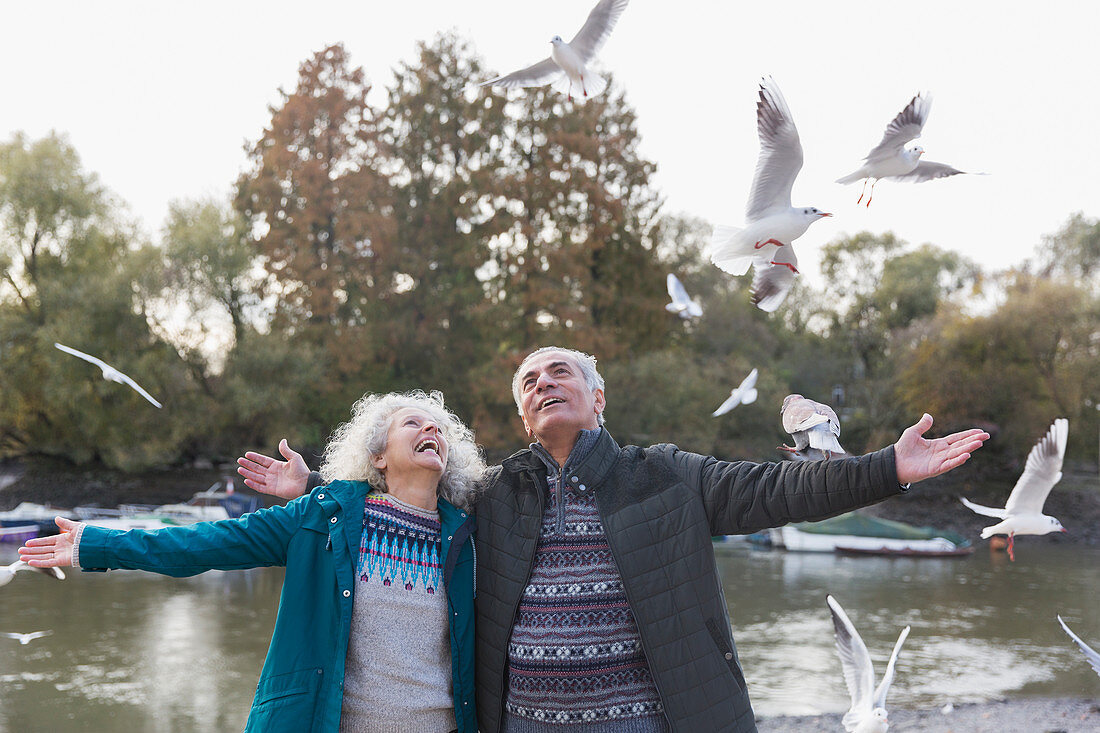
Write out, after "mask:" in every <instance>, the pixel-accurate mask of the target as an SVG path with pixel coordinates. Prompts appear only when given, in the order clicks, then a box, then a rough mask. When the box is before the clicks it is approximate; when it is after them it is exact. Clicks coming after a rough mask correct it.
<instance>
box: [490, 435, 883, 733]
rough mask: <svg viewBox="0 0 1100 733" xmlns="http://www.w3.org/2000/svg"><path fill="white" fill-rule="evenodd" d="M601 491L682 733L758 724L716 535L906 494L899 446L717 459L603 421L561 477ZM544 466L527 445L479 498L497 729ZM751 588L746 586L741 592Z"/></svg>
mask: <svg viewBox="0 0 1100 733" xmlns="http://www.w3.org/2000/svg"><path fill="white" fill-rule="evenodd" d="M562 478H563V479H564V481H565V482H566V484H567V486H568V487H570V488H572V489H573V490H574V491H578V492H582V493H584V492H588V491H592V492H595V496H596V503H597V505H598V506H599V510H600V518H601V519H602V521H603V526H604V531H605V532H606V534H607V540H608V543H609V544H610V546H611V552H612V554H613V555H614V557H615V562H616V564H617V566H618V568H619V573H620V574H621V575H622V579H623V585H624V587H625V589H626V596H627V600H628V601H629V602H630V608H631V610H632V611H633V613H634V618H635V620H636V621H637V623H638V631H639V632H640V634H641V639H642V647H643V649H644V650H645V655H646V659H647V660H648V662H649V666H650V670H651V671H652V673H653V679H654V681H655V682H656V685H657V690H658V692H659V693H660V695H661V701H662V703H663V704H664V708H665V715H666V716H667V718H668V720H669V722H670V723H671V725H672V729H673V730H674V731H677V733H681V732H688V733H706V732H708V731H731V732H742V731H755V730H756V723H755V721H754V717H753V711H752V707H751V706H750V705H749V697H748V693H747V692H746V690H745V678H744V676H743V675H742V673H741V667H740V664H739V663H738V660H737V650H736V649H735V647H734V644H733V636H732V633H731V630H730V620H729V616H728V614H727V611H726V602H725V599H724V597H723V594H722V584H721V582H720V580H719V577H718V570H717V567H716V565H715V562H714V550H713V546H712V544H711V537H712V536H714V535H723V534H745V533H750V532H755V531H757V530H761V529H764V528H766V527H776V526H779V525H782V524H786V523H788V522H801V521H809V520H817V519H825V518H826V517H831V516H834V515H836V514H840V513H842V512H846V511H849V510H852V509H855V508H857V507H861V506H866V505H868V504H873V503H875V502H878V501H882V500H883V499H886V498H888V497H890V496H894V495H896V494H898V493H900V492H901V491H902V489H901V488H900V487H899V486H898V481H897V473H896V470H895V468H894V449H893V447H890V448H886V449H885V450H881V451H878V452H876V453H871V454H868V455H865V456H860V457H858V458H845V459H837V460H832V461H821V462H815V461H812V462H806V463H795V462H785V463H749V462H746V461H738V462H732V463H731V462H725V461H719V460H717V459H715V458H710V457H707V456H701V455H697V454H694V453H687V452H685V451H681V450H679V449H678V448H677V447H676V446H674V445H668V444H663V445H655V446H652V447H650V448H644V449H643V448H639V447H637V446H627V447H625V448H620V447H619V446H618V445H617V444H616V443H615V441H614V440H613V439H612V438H611V436H610V435H609V434H608V433H607V431H606V430H604V431H603V432H602V433H601V434H600V438H599V441H598V442H597V444H596V447H595V448H594V449H593V450H592V452H591V453H590V454H589V455H588V457H587V458H586V459H585V460H584V461H583V462H582V463H581V465H580V466H578V467H577V468H576V469H575V470H573V471H571V472H569V473H568V474H567V475H565V476H563V477H562ZM545 493H546V469H545V466H544V465H543V464H542V463H541V461H539V459H538V458H536V457H535V456H534V455H533V454H532V453H531V451H530V450H523V451H520V452H518V453H516V454H515V455H513V456H512V457H510V458H508V459H507V460H505V461H504V463H503V465H501V466H500V467H496V468H494V469H492V470H491V472H490V474H489V477H488V483H487V487H486V491H485V493H484V494H483V495H482V496H481V498H480V499H479V501H478V505H477V517H478V528H477V551H478V552H477V559H478V564H477V600H476V607H477V638H478V644H477V646H478V652H477V708H478V721H479V723H480V730H481V731H482V733H498V731H499V730H500V722H501V715H502V710H503V706H504V695H505V692H506V690H507V679H506V671H507V665H508V642H509V640H510V639H511V635H512V625H513V622H514V619H515V615H516V609H517V607H518V606H519V602H520V596H521V595H522V593H523V590H524V588H525V587H526V585H527V581H528V578H529V577H530V574H531V567H532V564H533V562H534V557H535V546H536V544H537V543H538V537H539V528H540V526H541V522H542V513H543V502H544V497H545ZM745 590H746V591H751V589H745Z"/></svg>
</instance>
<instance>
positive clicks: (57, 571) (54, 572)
mask: <svg viewBox="0 0 1100 733" xmlns="http://www.w3.org/2000/svg"><path fill="white" fill-rule="evenodd" d="M31 570H37V571H38V572H40V573H42V574H43V575H48V576H50V577H51V578H56V579H57V580H64V579H65V571H64V570H62V569H61V568H31Z"/></svg>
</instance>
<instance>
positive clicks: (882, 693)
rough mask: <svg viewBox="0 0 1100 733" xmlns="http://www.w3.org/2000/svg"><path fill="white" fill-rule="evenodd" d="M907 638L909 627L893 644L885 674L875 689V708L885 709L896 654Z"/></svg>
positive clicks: (892, 677)
mask: <svg viewBox="0 0 1100 733" xmlns="http://www.w3.org/2000/svg"><path fill="white" fill-rule="evenodd" d="M908 636H909V627H908V626H906V627H905V628H904V629H902V630H901V633H900V634H899V635H898V640H897V642H895V643H894V651H893V652H891V654H890V661H889V662H887V663H886V672H884V673H883V675H882V680H881V681H880V682H879V683H878V687H876V688H875V701H874V706H875V707H876V708H883V709H885V708H886V694H887V693H888V692H890V685H892V684H893V683H894V665H895V664H897V661H898V654H899V653H901V645H902V644H904V643H905V639H906V638H907V637H908Z"/></svg>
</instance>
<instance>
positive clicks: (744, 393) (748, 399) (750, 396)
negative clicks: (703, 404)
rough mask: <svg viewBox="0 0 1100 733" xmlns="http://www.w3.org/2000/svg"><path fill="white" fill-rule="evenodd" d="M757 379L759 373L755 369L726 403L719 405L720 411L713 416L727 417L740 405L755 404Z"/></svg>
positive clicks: (716, 411)
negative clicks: (727, 414)
mask: <svg viewBox="0 0 1100 733" xmlns="http://www.w3.org/2000/svg"><path fill="white" fill-rule="evenodd" d="M756 377H757V371H756V369H753V370H752V371H751V372H749V376H747V377H745V378H744V379H742V380H741V384H739V385H737V386H736V387H734V388H733V389H732V390H731V391H730V396H729V397H727V398H726V401H725V402H723V403H722V404H721V405H719V406H718V409H717V410H715V411H714V412H712V413H711V415H712V416H713V417H719V416H721V415H725V414H726V413H727V412H729V411H730V410H732V409H733V408H735V407H737V406H738V405H751V404H752V403H753V402H756Z"/></svg>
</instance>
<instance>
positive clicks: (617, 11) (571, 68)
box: [478, 0, 630, 101]
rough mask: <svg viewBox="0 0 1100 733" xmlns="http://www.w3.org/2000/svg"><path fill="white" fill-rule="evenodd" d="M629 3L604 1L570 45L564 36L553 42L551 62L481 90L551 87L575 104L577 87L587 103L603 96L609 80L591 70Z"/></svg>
mask: <svg viewBox="0 0 1100 733" xmlns="http://www.w3.org/2000/svg"><path fill="white" fill-rule="evenodd" d="M629 2H630V0H600V2H598V3H596V7H594V8H592V12H591V13H589V14H588V20H586V21H585V22H584V25H583V26H582V27H581V29H580V30H579V31H577V35H575V36H573V40H572V41H570V42H569V43H566V42H565V41H563V40H562V38H561V36H554V37H553V38H551V39H550V44H551V48H550V58H546V59H543V60H542V61H539V62H538V63H537V64H532V65H531V66H528V67H527V68H525V69H520V70H519V71H513V72H512V73H511V74H505V75H503V76H498V77H496V78H494V79H490V80H489V81H483V82H481V84H479V85H478V86H483V87H484V86H496V87H503V88H505V89H513V88H515V87H541V86H543V85H545V84H550V85H551V86H552V87H553V88H554V89H556V90H558V91H559V92H565V93H566V94H567V95H568V96H569V100H570V101H572V100H573V89H574V87H576V88H578V89H580V93H581V97H582V98H583V99H588V98H589V97H594V96H596V95H597V94H600V93H602V92H603V90H604V89H606V88H607V79H605V78H603V77H602V76H600V75H599V74H597V73H595V72H594V71H592V70H591V69H590V68H589V66H590V65H591V63H592V62H593V61H595V60H596V54H597V53H599V51H600V49H601V48H603V45H604V44H605V43H607V39H608V38H609V37H610V36H611V30H612V29H613V28H614V27H615V24H616V23H617V22H618V21H619V16H620V15H622V14H623V11H624V10H625V9H626V6H627V3H629Z"/></svg>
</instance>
